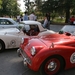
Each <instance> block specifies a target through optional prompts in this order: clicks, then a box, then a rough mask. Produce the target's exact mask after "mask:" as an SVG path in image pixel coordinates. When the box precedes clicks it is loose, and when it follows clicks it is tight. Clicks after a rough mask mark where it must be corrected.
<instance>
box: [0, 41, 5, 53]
mask: <svg viewBox="0 0 75 75" xmlns="http://www.w3.org/2000/svg"><path fill="white" fill-rule="evenodd" d="M4 49H5V44H4V42H3V41H2V40H0V52H2V51H3V50H4Z"/></svg>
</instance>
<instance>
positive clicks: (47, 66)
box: [40, 56, 64, 75]
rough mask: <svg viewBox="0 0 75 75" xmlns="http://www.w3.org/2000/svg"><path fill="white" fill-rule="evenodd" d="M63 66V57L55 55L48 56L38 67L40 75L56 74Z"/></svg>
mask: <svg viewBox="0 0 75 75" xmlns="http://www.w3.org/2000/svg"><path fill="white" fill-rule="evenodd" d="M63 68H64V62H63V59H61V58H60V57H57V56H52V57H49V58H48V59H46V60H45V61H44V63H43V64H42V65H41V67H40V73H41V75H57V74H58V72H59V71H61V70H62V69H63Z"/></svg>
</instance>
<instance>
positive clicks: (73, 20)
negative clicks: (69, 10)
mask: <svg viewBox="0 0 75 75" xmlns="http://www.w3.org/2000/svg"><path fill="white" fill-rule="evenodd" d="M70 24H71V25H74V24H75V17H74V16H72V17H71V18H70Z"/></svg>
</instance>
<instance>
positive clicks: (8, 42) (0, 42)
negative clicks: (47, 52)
mask: <svg viewBox="0 0 75 75" xmlns="http://www.w3.org/2000/svg"><path fill="white" fill-rule="evenodd" d="M21 24H24V27H22V29H20V30H19V29H18V28H7V29H2V30H0V51H3V50H4V49H10V48H18V47H19V45H20V43H21V39H22V38H32V36H33V37H34V36H35V37H36V36H37V37H39V36H42V35H47V34H52V33H55V32H54V31H52V30H47V29H44V28H43V27H42V25H41V23H40V22H37V21H23V22H21ZM31 26H32V27H33V28H34V27H37V28H38V30H39V32H38V33H37V32H36V31H35V32H31V31H30V27H31ZM33 34H34V35H33Z"/></svg>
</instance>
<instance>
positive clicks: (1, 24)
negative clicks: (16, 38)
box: [0, 17, 20, 29]
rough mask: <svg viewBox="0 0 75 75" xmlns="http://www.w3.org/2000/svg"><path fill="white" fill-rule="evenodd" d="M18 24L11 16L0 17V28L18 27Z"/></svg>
mask: <svg viewBox="0 0 75 75" xmlns="http://www.w3.org/2000/svg"><path fill="white" fill-rule="evenodd" d="M19 26H20V24H19V23H18V22H16V21H14V20H13V19H12V18H6V17H0V29H4V28H15V27H16V28H18V27H19Z"/></svg>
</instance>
